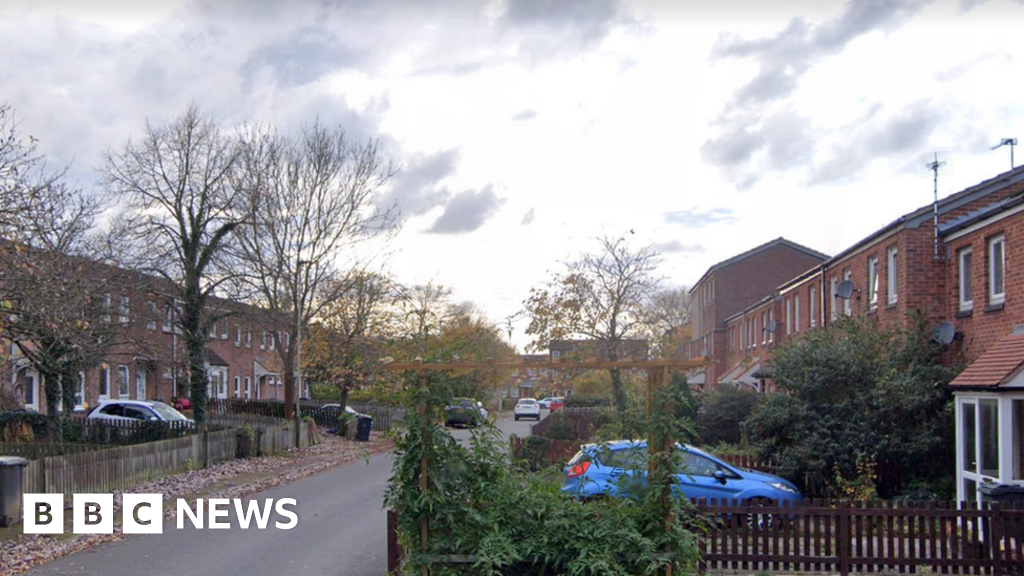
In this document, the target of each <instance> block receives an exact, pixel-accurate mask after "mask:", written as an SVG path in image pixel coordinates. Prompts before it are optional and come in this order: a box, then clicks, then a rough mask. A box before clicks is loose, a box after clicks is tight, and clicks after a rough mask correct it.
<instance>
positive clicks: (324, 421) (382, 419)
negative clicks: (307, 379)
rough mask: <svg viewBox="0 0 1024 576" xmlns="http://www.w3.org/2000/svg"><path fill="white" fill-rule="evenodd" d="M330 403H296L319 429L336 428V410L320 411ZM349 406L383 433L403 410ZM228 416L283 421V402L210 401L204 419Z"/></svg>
mask: <svg viewBox="0 0 1024 576" xmlns="http://www.w3.org/2000/svg"><path fill="white" fill-rule="evenodd" d="M329 404H332V403H331V402H320V401H313V400H303V401H301V402H300V403H299V410H300V413H301V414H302V415H303V416H309V417H310V418H312V419H313V421H314V422H316V423H317V424H319V425H320V426H325V427H327V428H331V427H334V428H337V427H338V416H339V415H340V413H339V411H338V409H337V408H324V406H325V405H329ZM349 406H351V407H352V409H353V410H355V411H357V412H361V413H363V414H367V415H369V416H372V417H373V429H374V430H380V431H383V432H387V431H388V430H390V429H391V426H392V425H394V423H396V422H400V421H402V420H404V419H405V410H404V409H403V408H398V407H396V406H389V405H385V404H369V403H362V402H349ZM230 414H236V415H242V414H244V415H248V416H259V417H264V418H285V417H286V415H285V413H284V402H280V401H277V400H244V399H239V398H232V399H226V400H217V399H215V400H210V404H209V406H208V414H207V418H208V419H209V418H212V416H214V415H220V416H226V415H230Z"/></svg>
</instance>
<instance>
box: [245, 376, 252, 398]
mask: <svg viewBox="0 0 1024 576" xmlns="http://www.w3.org/2000/svg"><path fill="white" fill-rule="evenodd" d="M251 398H252V377H250V376H246V377H245V399H246V400H250V399H251Z"/></svg>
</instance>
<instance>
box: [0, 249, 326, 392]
mask: <svg viewBox="0 0 1024 576" xmlns="http://www.w3.org/2000/svg"><path fill="white" fill-rule="evenodd" d="M102 266H103V265H98V267H102ZM141 278H142V281H140V282H135V283H132V286H133V289H134V290H133V292H131V293H112V294H109V295H107V296H106V297H105V298H104V302H105V304H106V306H108V307H109V308H110V310H111V313H110V315H109V319H110V321H111V322H116V323H118V324H120V329H119V332H118V336H117V338H116V343H115V344H114V345H113V346H112V347H111V348H110V349H109V350H108V352H107V354H106V356H105V357H104V359H103V361H102V362H101V363H99V365H97V366H95V367H94V368H92V369H90V370H87V371H84V372H81V373H79V383H78V390H77V393H76V395H75V406H74V407H73V409H74V410H86V409H88V408H89V407H91V406H93V405H95V404H96V403H97V402H100V401H103V400H108V399H116V398H122V399H133V400H134V399H148V400H152V399H162V400H164V401H167V402H170V401H171V399H172V398H175V397H178V396H185V397H187V396H188V394H189V393H188V390H187V386H188V380H187V354H186V352H185V347H184V342H183V341H182V338H181V337H180V329H179V328H178V327H177V326H176V324H175V321H174V315H175V306H174V305H173V299H172V298H169V297H167V296H166V294H167V293H168V292H169V291H168V290H166V288H167V286H166V285H165V283H164V281H162V280H160V279H157V278H153V277H141ZM211 307H212V309H213V310H214V314H215V315H219V316H223V317H221V318H220V319H219V320H217V321H216V322H215V323H213V324H212V325H211V327H210V333H209V341H208V343H207V346H208V348H207V360H206V369H207V373H208V375H209V379H210V384H209V387H208V389H207V392H208V393H209V395H210V397H211V398H251V399H258V398H265V399H266V398H282V394H283V387H282V386H281V379H280V377H279V372H280V357H279V355H278V353H277V351H276V350H275V348H276V346H277V345H278V342H280V343H282V344H283V345H285V346H287V345H289V342H288V338H287V334H283V336H284V338H283V339H281V338H278V339H276V340H275V338H274V337H273V334H272V330H273V328H268V326H267V324H268V321H267V320H266V314H257V313H256V312H258V311H257V310H256V309H254V308H252V307H249V306H246V305H242V304H239V303H235V302H230V301H227V300H214V301H213V302H212V304H211ZM5 348H6V351H7V355H6V358H4V359H3V363H2V365H0V386H10V387H11V389H12V391H13V392H14V394H15V395H16V397H17V398H19V399H20V400H21V401H22V405H23V406H24V407H25V408H27V409H31V410H36V411H39V412H45V411H46V400H45V396H44V392H43V383H42V382H41V381H40V376H39V373H38V372H37V371H36V370H35V369H34V367H33V366H31V365H30V363H29V362H28V360H27V359H26V358H25V357H24V356H23V355H21V354H20V350H19V348H18V347H17V346H15V345H14V344H12V343H6V345H5ZM303 392H304V393H305V394H306V395H308V383H306V386H305V387H304V390H303Z"/></svg>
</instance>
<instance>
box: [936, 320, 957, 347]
mask: <svg viewBox="0 0 1024 576" xmlns="http://www.w3.org/2000/svg"><path fill="white" fill-rule="evenodd" d="M955 338H956V326H954V325H953V323H952V322H948V321H942V322H939V324H938V325H937V326H936V327H935V330H933V331H932V340H934V341H935V342H938V343H939V344H942V345H943V346H948V345H949V344H950V343H951V342H952V341H953V340H954V339H955Z"/></svg>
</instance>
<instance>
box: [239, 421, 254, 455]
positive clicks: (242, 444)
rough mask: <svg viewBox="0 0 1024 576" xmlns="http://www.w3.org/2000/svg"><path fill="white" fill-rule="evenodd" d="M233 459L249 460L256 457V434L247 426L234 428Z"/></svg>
mask: <svg viewBox="0 0 1024 576" xmlns="http://www.w3.org/2000/svg"><path fill="white" fill-rule="evenodd" d="M235 440H236V445H235V458H251V457H253V456H255V455H256V434H255V432H254V431H253V429H252V427H251V426H249V425H248V424H243V425H242V426H240V427H238V428H235Z"/></svg>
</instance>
